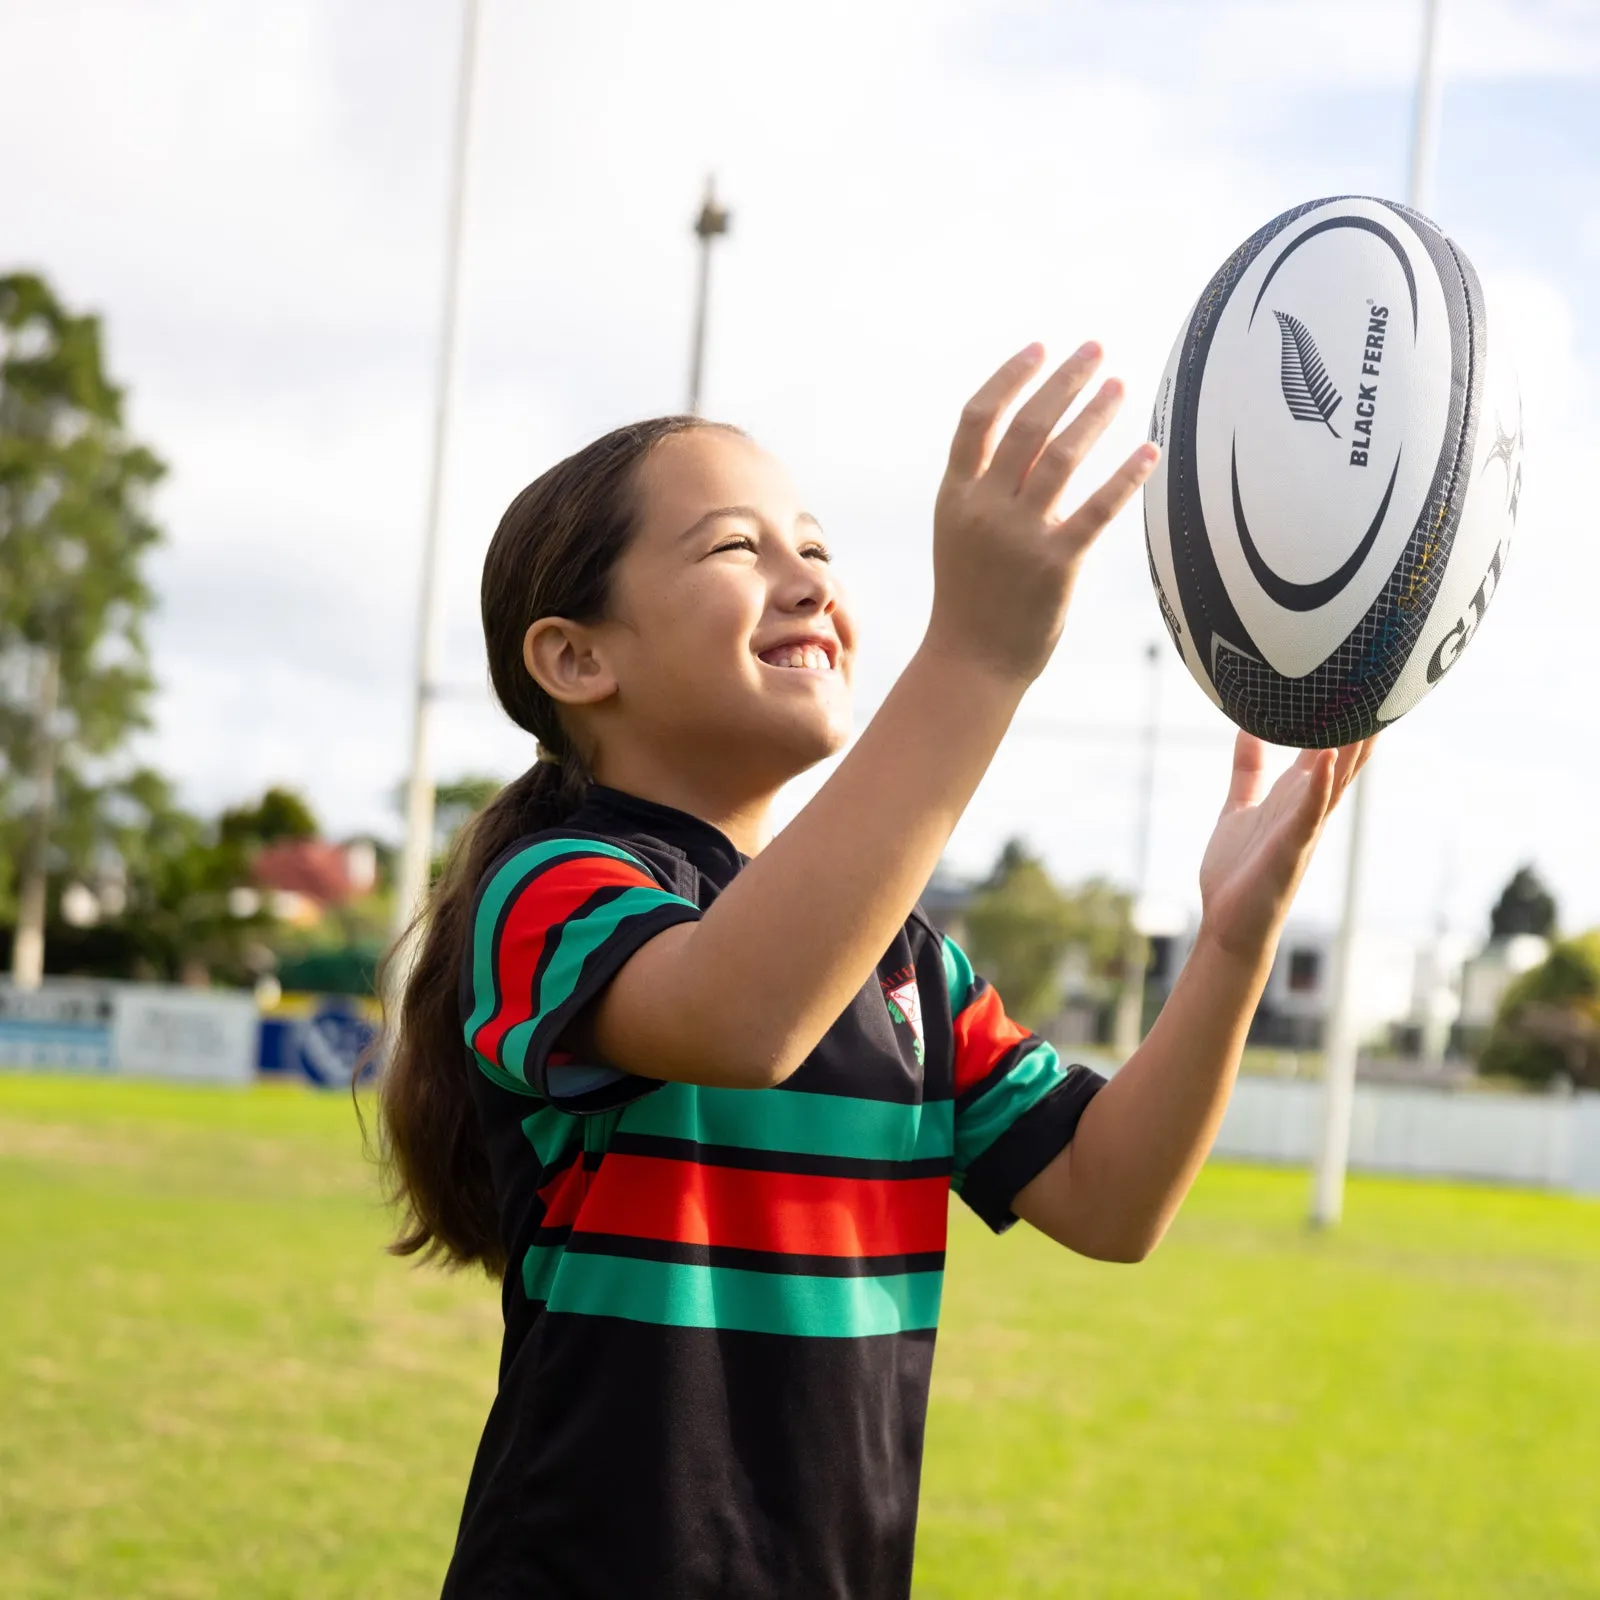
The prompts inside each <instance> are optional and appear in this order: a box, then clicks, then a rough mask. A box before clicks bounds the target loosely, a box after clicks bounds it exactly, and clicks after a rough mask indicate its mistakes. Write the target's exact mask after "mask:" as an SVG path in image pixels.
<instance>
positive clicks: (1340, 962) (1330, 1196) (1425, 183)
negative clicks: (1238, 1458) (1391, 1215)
mask: <svg viewBox="0 0 1600 1600" xmlns="http://www.w3.org/2000/svg"><path fill="white" fill-rule="evenodd" d="M1442 9H1443V0H1423V5H1422V49H1421V61H1420V63H1419V65H1418V69H1417V99H1416V110H1415V114H1414V116H1413V119H1412V124H1411V168H1410V173H1409V175H1408V176H1409V181H1408V184H1407V192H1406V203H1407V204H1408V205H1410V206H1411V207H1413V208H1414V209H1415V210H1418V211H1422V210H1425V209H1426V208H1427V206H1428V204H1429V203H1430V201H1429V192H1430V189H1431V187H1432V179H1433V152H1434V146H1435V145H1436V144H1437V142H1438V132H1439V113H1440V109H1441V105H1442V101H1443V98H1444V80H1443V78H1442V76H1441V75H1440V72H1439V13H1440V11H1441V10H1442ZM1371 773H1372V767H1371V765H1370V763H1369V764H1368V766H1367V768H1366V770H1365V771H1364V772H1363V773H1362V774H1361V776H1360V777H1358V778H1357V779H1356V781H1355V783H1354V784H1353V785H1351V789H1350V797H1349V807H1350V843H1349V847H1348V850H1349V853H1348V855H1347V857H1346V860H1345V875H1344V905H1343V908H1342V909H1341V911H1340V915H1339V932H1338V935H1337V937H1336V939H1335V942H1334V950H1333V998H1332V1004H1331V1005H1330V1007H1329V1012H1328V1026H1327V1031H1326V1033H1325V1035H1324V1037H1323V1054H1322V1141H1321V1145H1320V1147H1319V1149H1318V1152H1317V1160H1316V1166H1315V1169H1314V1171H1313V1175H1312V1190H1311V1223H1312V1226H1313V1227H1317V1228H1331V1227H1333V1226H1334V1225H1335V1224H1337V1222H1338V1221H1339V1218H1340V1217H1341V1216H1342V1215H1343V1213H1344V1178H1345V1170H1346V1168H1347V1167H1348V1166H1349V1164H1350V1120H1351V1116H1352V1114H1353V1112H1354V1110H1355V1097H1356V1058H1357V1054H1358V1052H1359V1048H1360V1044H1361V1039H1360V1030H1359V1025H1358V1023H1357V1021H1356V1016H1355V995H1354V988H1355V985H1354V981H1353V966H1354V952H1355V935H1356V928H1357V926H1358V924H1359V921H1360V915H1361V869H1362V856H1363V853H1364V849H1365V844H1366V827H1367V791H1368V789H1369V787H1370V786H1371V782H1372V777H1371Z"/></svg>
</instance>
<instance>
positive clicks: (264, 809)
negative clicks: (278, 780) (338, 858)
mask: <svg viewBox="0 0 1600 1600" xmlns="http://www.w3.org/2000/svg"><path fill="white" fill-rule="evenodd" d="M320 831H321V830H320V829H319V827H318V826H317V818H316V814H315V813H314V812H313V811H312V809H311V807H310V806H309V805H307V804H306V802H305V801H304V800H303V799H302V798H301V797H300V796H299V795H297V794H296V793H295V792H294V790H292V789H277V788H273V789H268V790H267V792H266V793H265V794H264V795H262V797H261V798H260V799H259V800H258V801H257V802H256V803H255V804H254V805H253V806H234V807H233V808H232V809H231V810H228V811H224V812H223V813H222V816H221V817H220V818H219V819H218V822H217V832H218V836H219V838H220V839H221V841H222V843H224V844H238V845H243V846H246V847H249V846H253V845H258V844H276V843H277V842H278V840H280V839H315V838H316V837H317V834H318V833H319V832H320Z"/></svg>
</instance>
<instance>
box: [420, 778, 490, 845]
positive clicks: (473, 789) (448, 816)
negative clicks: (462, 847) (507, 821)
mask: <svg viewBox="0 0 1600 1600" xmlns="http://www.w3.org/2000/svg"><path fill="white" fill-rule="evenodd" d="M504 787H505V779H504V778H491V777H488V776H487V775H486V774H484V773H481V772H468V773H463V774H462V775H461V776H460V777H459V778H451V779H448V780H447V781H446V782H444V783H441V784H440V785H439V786H438V787H437V788H436V789H435V790H434V791H433V808H434V809H433V834H434V840H435V843H436V844H437V846H438V849H439V853H440V854H448V852H449V849H450V845H451V843H452V841H453V840H454V839H455V836H456V835H457V834H458V833H460V831H461V830H462V829H463V828H464V827H465V826H466V825H467V824H468V823H469V822H470V821H471V820H472V819H473V818H474V817H475V816H476V815H477V814H478V813H479V812H480V811H482V810H483V808H484V807H485V806H486V805H488V803H489V802H490V801H491V800H493V799H494V797H495V796H496V795H497V794H499V793H500V791H501V790H502V789H503V788H504Z"/></svg>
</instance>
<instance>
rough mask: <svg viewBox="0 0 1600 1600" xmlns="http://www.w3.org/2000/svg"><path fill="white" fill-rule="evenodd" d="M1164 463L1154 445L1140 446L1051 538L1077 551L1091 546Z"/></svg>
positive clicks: (1056, 527)
mask: <svg viewBox="0 0 1600 1600" xmlns="http://www.w3.org/2000/svg"><path fill="white" fill-rule="evenodd" d="M1160 459H1161V452H1160V451H1159V450H1158V449H1157V448H1156V447H1155V446H1154V445H1153V444H1142V445H1140V446H1139V448H1138V449H1137V450H1135V451H1134V452H1133V454H1132V455H1131V456H1129V457H1128V459H1127V460H1126V461H1124V462H1123V463H1122V465H1121V466H1120V467H1118V468H1117V470H1116V471H1115V472H1113V473H1112V474H1111V476H1110V477H1109V478H1107V479H1106V481H1105V482H1104V483H1103V484H1101V485H1100V487H1099V488H1098V489H1096V490H1095V492H1094V493H1093V494H1092V495H1090V496H1089V498H1088V499H1087V500H1085V501H1084V502H1083V504H1082V505H1081V506H1079V507H1078V509H1077V510H1076V511H1074V512H1073V513H1072V515H1071V516H1070V517H1068V518H1067V520H1066V521H1065V522H1061V523H1058V524H1057V525H1056V526H1055V528H1054V529H1053V530H1052V531H1051V537H1052V538H1053V539H1059V540H1062V541H1063V542H1065V543H1066V544H1067V545H1069V546H1072V547H1073V548H1075V549H1077V548H1082V547H1083V546H1086V545H1088V544H1091V543H1092V542H1093V541H1094V539H1095V538H1096V537H1097V536H1098V535H1099V533H1100V530H1101V529H1102V528H1104V527H1105V525H1106V524H1107V523H1108V522H1109V521H1110V520H1111V519H1112V518H1113V517H1114V516H1116V514H1117V513H1118V512H1119V511H1120V510H1121V509H1122V508H1123V507H1124V506H1125V505H1127V503H1128V502H1129V501H1130V500H1131V499H1132V498H1133V497H1134V495H1135V493H1136V492H1137V491H1138V488H1139V485H1140V484H1142V483H1143V482H1144V480H1145V479H1146V478H1148V477H1149V476H1150V474H1151V473H1152V472H1154V471H1155V467H1156V462H1157V461H1159V460H1160Z"/></svg>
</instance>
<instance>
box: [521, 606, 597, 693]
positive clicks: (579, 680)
mask: <svg viewBox="0 0 1600 1600" xmlns="http://www.w3.org/2000/svg"><path fill="white" fill-rule="evenodd" d="M522 664H523V665H524V666H525V667H526V668H527V669H528V675H529V676H530V677H531V678H532V679H533V681H534V682H535V683H537V684H538V685H539V687H540V688H541V689H543V690H544V692H545V693H546V694H547V695H549V696H550V698H551V699H552V700H554V701H555V702H556V704H557V705H562V706H593V705H598V704H599V703H600V702H601V701H602V700H609V699H610V698H611V696H612V695H614V694H615V693H616V692H617V680H616V678H615V677H614V676H613V674H612V672H611V670H610V668H609V667H607V666H606V664H605V662H604V661H602V660H601V659H600V656H599V654H598V653H597V652H596V649H595V639H594V635H593V633H592V632H591V630H590V629H588V628H586V627H584V625H583V624H582V623H581V622H569V621H567V619H566V618H565V617H540V618H539V620H538V621H537V622H536V623H534V624H533V626H532V627H530V628H529V629H528V631H527V632H526V633H525V634H523V636H522Z"/></svg>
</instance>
